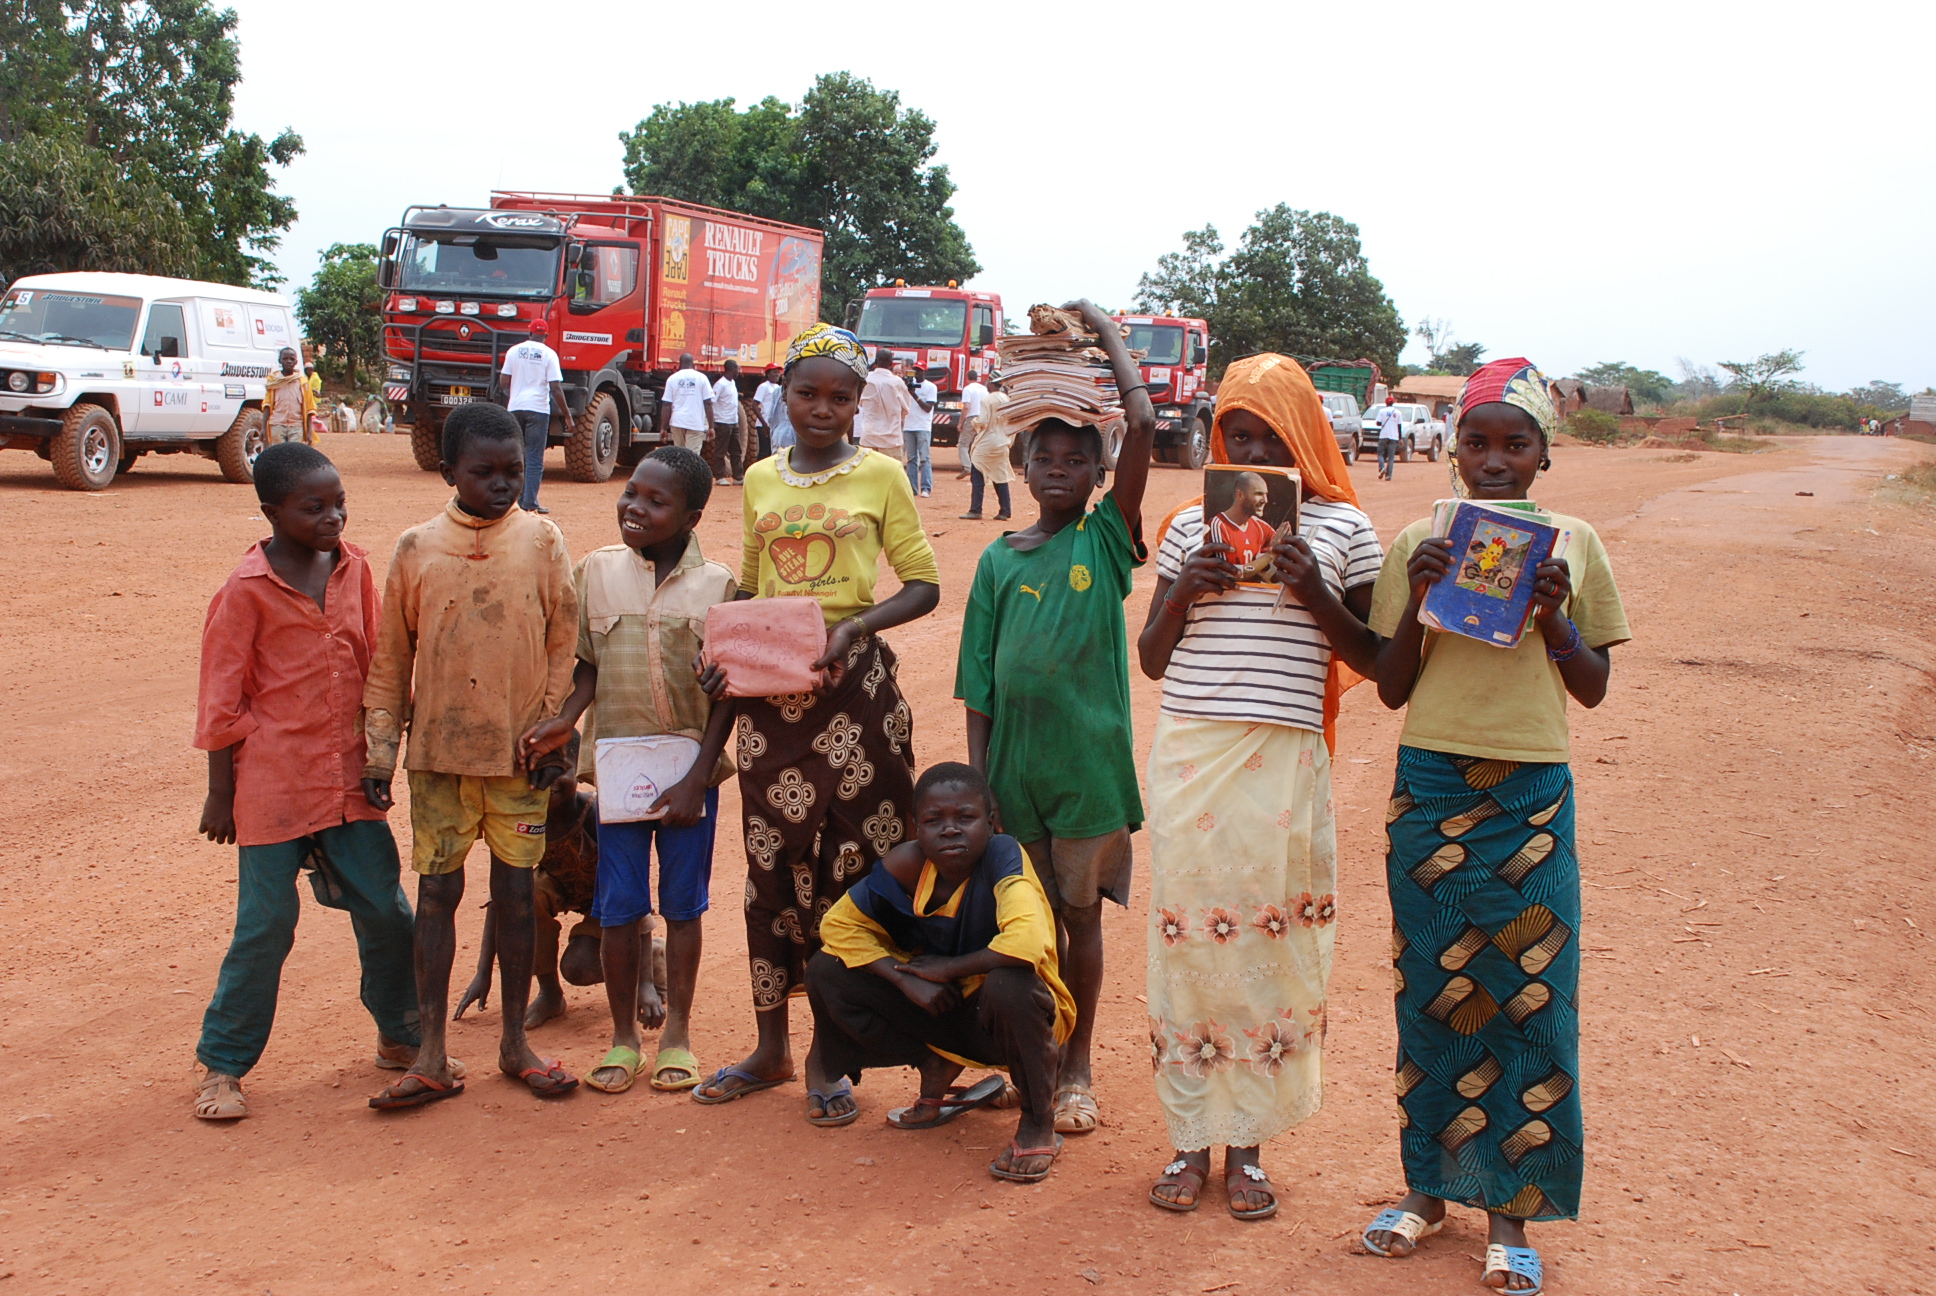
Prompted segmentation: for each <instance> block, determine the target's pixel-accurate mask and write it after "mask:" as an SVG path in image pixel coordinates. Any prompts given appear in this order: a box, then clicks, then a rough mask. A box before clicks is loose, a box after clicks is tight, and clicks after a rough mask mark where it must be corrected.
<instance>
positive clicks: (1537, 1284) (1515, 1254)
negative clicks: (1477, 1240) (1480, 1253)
mask: <svg viewBox="0 0 1936 1296" xmlns="http://www.w3.org/2000/svg"><path fill="white" fill-rule="evenodd" d="M1496 1273H1505V1274H1518V1275H1519V1276H1520V1277H1521V1278H1530V1279H1532V1281H1533V1285H1532V1286H1531V1287H1520V1288H1517V1289H1514V1288H1510V1287H1501V1288H1499V1289H1498V1290H1500V1291H1502V1292H1505V1293H1507V1296H1539V1294H1540V1293H1541V1292H1542V1291H1545V1290H1546V1283H1545V1279H1546V1274H1545V1271H1544V1269H1543V1268H1542V1267H1541V1265H1540V1263H1539V1252H1537V1251H1535V1250H1533V1248H1531V1247H1509V1246H1506V1245H1505V1244H1504V1243H1501V1242H1494V1243H1492V1244H1491V1245H1490V1246H1488V1247H1487V1248H1486V1267H1485V1268H1484V1269H1481V1270H1480V1271H1479V1281H1480V1282H1482V1283H1483V1282H1485V1280H1486V1276H1487V1275H1488V1274H1496Z"/></svg>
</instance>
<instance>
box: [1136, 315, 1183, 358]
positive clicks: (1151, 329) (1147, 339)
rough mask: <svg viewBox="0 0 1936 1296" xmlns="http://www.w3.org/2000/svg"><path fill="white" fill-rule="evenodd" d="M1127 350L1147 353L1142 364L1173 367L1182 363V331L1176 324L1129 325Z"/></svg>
mask: <svg viewBox="0 0 1936 1296" xmlns="http://www.w3.org/2000/svg"><path fill="white" fill-rule="evenodd" d="M1129 349H1130V350H1131V351H1147V352H1149V354H1148V355H1146V356H1144V357H1143V363H1144V364H1147V365H1174V364H1182V363H1183V329H1182V326H1180V325H1177V324H1131V325H1130V326H1129Z"/></svg>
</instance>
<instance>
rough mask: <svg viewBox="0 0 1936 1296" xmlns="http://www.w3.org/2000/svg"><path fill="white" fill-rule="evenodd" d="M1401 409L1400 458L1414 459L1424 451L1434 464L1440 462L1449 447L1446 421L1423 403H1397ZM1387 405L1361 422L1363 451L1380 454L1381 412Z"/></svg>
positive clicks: (1360, 444)
mask: <svg viewBox="0 0 1936 1296" xmlns="http://www.w3.org/2000/svg"><path fill="white" fill-rule="evenodd" d="M1392 408H1393V409H1395V410H1397V411H1398V418H1399V435H1398V457H1399V458H1400V459H1403V460H1405V461H1407V462H1410V460H1411V457H1412V456H1413V455H1415V454H1422V455H1424V456H1425V457H1426V458H1427V459H1429V460H1431V461H1432V462H1433V463H1437V462H1438V461H1439V453H1440V452H1441V451H1443V450H1444V449H1445V424H1443V423H1441V422H1439V421H1438V420H1437V419H1434V418H1433V417H1432V411H1431V410H1429V409H1427V408H1426V407H1425V406H1423V405H1408V404H1403V403H1400V404H1396V405H1393V406H1392ZM1383 409H1384V406H1382V405H1381V406H1379V407H1378V408H1377V409H1373V410H1371V411H1369V412H1368V413H1366V415H1365V417H1364V421H1363V423H1362V424H1360V434H1361V435H1362V436H1363V438H1364V439H1363V440H1362V441H1361V442H1360V443H1359V445H1358V453H1359V454H1367V455H1372V456H1376V455H1377V453H1378V415H1379V413H1380V411H1382V410H1383Z"/></svg>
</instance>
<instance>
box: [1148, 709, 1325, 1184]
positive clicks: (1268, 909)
mask: <svg viewBox="0 0 1936 1296" xmlns="http://www.w3.org/2000/svg"><path fill="white" fill-rule="evenodd" d="M1149 831H1150V925H1149V1013H1150V1018H1149V1033H1150V1063H1151V1065H1152V1066H1153V1067H1154V1068H1155V1070H1156V1095H1157V1098H1158V1099H1159V1100H1160V1101H1161V1102H1162V1104H1163V1116H1164V1119H1165V1120H1166V1121H1167V1122H1168V1124H1169V1130H1170V1141H1171V1143H1172V1144H1173V1145H1174V1146H1175V1147H1176V1148H1177V1150H1178V1151H1182V1152H1194V1151H1197V1150H1199V1149H1202V1148H1207V1147H1211V1146H1214V1145H1216V1144H1224V1145H1226V1146H1230V1147H1253V1146H1256V1145H1257V1144H1260V1143H1262V1142H1264V1141H1265V1140H1266V1139H1269V1138H1271V1137H1273V1136H1275V1135H1277V1134H1281V1133H1283V1132H1284V1131H1285V1130H1287V1129H1290V1128H1291V1127H1292V1126H1294V1125H1297V1124H1298V1123H1299V1122H1301V1121H1302V1120H1304V1118H1305V1117H1307V1116H1309V1115H1310V1114H1311V1113H1313V1112H1315V1111H1316V1110H1317V1109H1318V1108H1319V1106H1320V1105H1322V1103H1323V1099H1324V1029H1325V1011H1324V995H1325V986H1326V983H1327V982H1328V981H1329V980H1330V976H1331V948H1332V943H1333V937H1334V935H1335V932H1334V929H1333V927H1332V923H1333V921H1334V920H1335V918H1336V913H1337V874H1338V869H1337V857H1338V851H1337V825H1336V820H1335V817H1334V814H1333V810H1332V804H1331V757H1330V754H1329V753H1328V752H1327V751H1326V750H1325V746H1324V738H1323V735H1321V734H1317V733H1314V732H1312V731H1311V730H1309V729H1295V728H1291V727H1290V726H1287V725H1272V724H1248V723H1241V722H1230V721H1221V720H1195V719H1187V718H1184V717H1180V716H1172V715H1168V714H1164V715H1161V716H1159V717H1158V719H1157V722H1156V739H1155V744H1154V746H1153V748H1152V749H1151V751H1150V762H1149Z"/></svg>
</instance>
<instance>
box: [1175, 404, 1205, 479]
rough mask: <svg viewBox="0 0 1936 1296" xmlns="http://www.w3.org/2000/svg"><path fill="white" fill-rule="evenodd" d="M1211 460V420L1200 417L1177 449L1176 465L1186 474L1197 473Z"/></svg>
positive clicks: (1191, 425)
mask: <svg viewBox="0 0 1936 1296" xmlns="http://www.w3.org/2000/svg"><path fill="white" fill-rule="evenodd" d="M1209 459H1210V420H1209V418H1207V417H1205V416H1203V415H1198V416H1197V419H1196V421H1195V422H1194V423H1192V424H1190V432H1189V435H1188V436H1187V437H1185V438H1184V440H1183V441H1182V443H1181V444H1179V445H1178V446H1177V448H1176V465H1177V467H1179V468H1181V469H1183V470H1184V471H1185V472H1196V471H1198V470H1199V469H1201V468H1202V467H1203V465H1204V464H1205V463H1207V462H1209Z"/></svg>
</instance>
